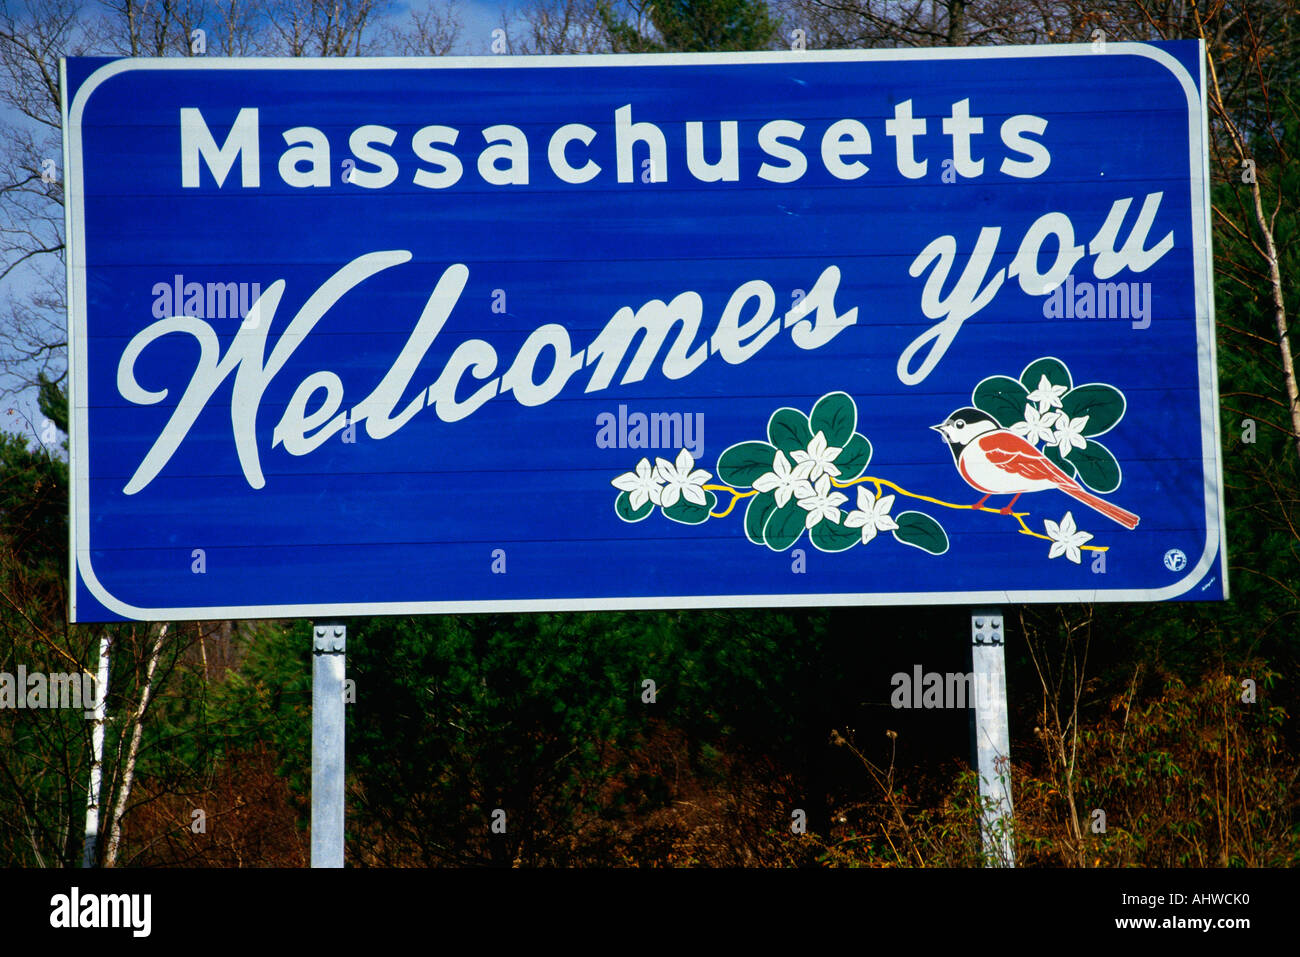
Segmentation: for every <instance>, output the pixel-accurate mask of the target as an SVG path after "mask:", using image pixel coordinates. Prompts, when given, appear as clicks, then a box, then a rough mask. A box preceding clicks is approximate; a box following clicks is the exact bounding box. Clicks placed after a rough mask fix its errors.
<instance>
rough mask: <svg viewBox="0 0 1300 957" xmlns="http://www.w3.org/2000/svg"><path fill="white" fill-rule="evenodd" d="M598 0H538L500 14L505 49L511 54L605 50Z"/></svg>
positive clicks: (597, 51)
mask: <svg viewBox="0 0 1300 957" xmlns="http://www.w3.org/2000/svg"><path fill="white" fill-rule="evenodd" d="M600 7H601V3H600V0H537V2H535V3H530V4H529V5H527V6H525V7H520V8H518V9H516V10H514V11H512V12H503V13H502V14H501V29H502V30H503V31H504V34H505V39H506V49H507V51H508V52H510V53H514V54H532V55H549V54H557V53H608V52H609V50H610V44H609V36H608V34H607V32H606V30H605V26H604V23H603V22H602V20H601V17H600Z"/></svg>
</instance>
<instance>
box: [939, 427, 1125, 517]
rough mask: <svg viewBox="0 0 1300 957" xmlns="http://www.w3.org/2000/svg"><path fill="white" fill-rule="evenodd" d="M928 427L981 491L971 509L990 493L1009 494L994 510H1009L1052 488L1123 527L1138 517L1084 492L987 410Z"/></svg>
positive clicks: (962, 475)
mask: <svg viewBox="0 0 1300 957" xmlns="http://www.w3.org/2000/svg"><path fill="white" fill-rule="evenodd" d="M930 428H932V429H934V430H935V431H936V432H938V433H939V434H940V435H941V436H943V440H944V441H945V442H946V443H947V444H948V447H949V449H951V450H952V458H953V462H954V463H955V464H956V466H957V471H958V472H960V473H961V477H962V478H963V479H965V480H966V483H967V484H968V485H969V486H970V487H971V488H973V489H975V490H976V491H977V492H982V493H983V494H984V497H983V498H982V499H980V500H979V501H978V502H976V503H975V504H974V505H972V506H971V508H982V507H983V506H984V503H985V502H986V501H988V499H989V498H990V497H992V496H994V495H1011V496H1013V497H1012V499H1011V501H1010V502H1008V503H1007V504H1006V505H1005V506H1004V507H1003V508H1002V509H1001V510H1000V511H1001V513H1002V514H1004V515H1009V514H1010V513H1011V509H1012V508H1013V507H1014V506H1015V504H1016V500H1017V499H1019V498H1020V496H1021V495H1023V494H1025V493H1026V492H1042V491H1045V490H1047V489H1053V488H1054V489H1057V490H1058V491H1061V492H1064V493H1065V494H1066V495H1068V496H1070V497H1071V498H1073V499H1075V500H1076V501H1079V502H1082V503H1083V504H1084V505H1087V506H1088V507H1089V508H1091V509H1094V510H1095V511H1098V512H1100V513H1101V514H1102V515H1105V516H1106V517H1107V518H1109V519H1111V520H1112V521H1114V522H1118V523H1119V524H1120V525H1123V526H1124V527H1125V528H1128V529H1133V528H1136V527H1137V523H1138V516H1136V515H1134V514H1133V513H1132V512H1129V511H1125V510H1124V509H1122V508H1120V507H1119V506H1118V505H1114V504H1112V503H1110V502H1107V501H1106V500H1105V499H1103V498H1100V497H1098V496H1096V495H1094V494H1092V493H1091V492H1089V491H1087V490H1086V489H1085V488H1084V487H1083V486H1082V485H1080V484H1079V483H1078V482H1076V481H1075V480H1074V479H1072V478H1071V477H1070V476H1068V475H1066V474H1065V472H1064V471H1062V470H1061V469H1060V468H1059V467H1058V466H1057V465H1056V464H1055V463H1053V462H1052V460H1051V459H1049V458H1048V457H1047V456H1046V455H1044V454H1043V453H1042V452H1040V451H1039V450H1038V449H1037V448H1036V447H1035V446H1034V445H1032V444H1031V443H1030V442H1028V441H1027V440H1026V439H1024V438H1023V437H1021V436H1019V435H1017V434H1016V433H1015V432H1012V431H1011V430H1009V429H1004V428H1003V427H1002V426H1001V425H999V424H998V423H997V421H996V420H995V419H994V418H993V417H992V416H991V415H989V414H988V413H987V412H982V411H980V410H979V409H974V408H964V409H958V410H957V411H956V412H954V413H952V415H950V416H948V418H947V419H946V420H945V421H944V422H942V423H940V424H939V425H932V426H930Z"/></svg>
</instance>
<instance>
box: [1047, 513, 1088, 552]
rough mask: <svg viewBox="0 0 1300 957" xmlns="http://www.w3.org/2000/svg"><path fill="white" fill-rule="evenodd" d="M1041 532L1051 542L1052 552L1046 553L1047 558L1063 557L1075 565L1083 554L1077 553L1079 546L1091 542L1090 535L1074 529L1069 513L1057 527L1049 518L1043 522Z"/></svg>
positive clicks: (1071, 516)
mask: <svg viewBox="0 0 1300 957" xmlns="http://www.w3.org/2000/svg"><path fill="white" fill-rule="evenodd" d="M1043 531H1045V532H1047V537H1048V538H1050V539H1051V540H1052V550H1051V551H1050V552H1048V553H1047V557H1048V558H1060V557H1061V556H1062V555H1064V556H1065V557H1066V558H1068V559H1069V560H1070V561H1072V562H1074V563H1075V564H1076V565H1078V564H1079V563H1080V559H1081V558H1082V557H1083V553H1082V552H1080V551H1079V546H1080V545H1082V544H1084V543H1085V542H1088V541H1091V540H1092V535H1091V534H1090V533H1088V532H1082V531H1080V530H1079V529H1077V528H1075V527H1074V515H1073V514H1072V513H1070V512H1066V513H1065V518H1063V519H1061V524H1060V525H1057V524H1056V523H1055V522H1054V521H1052V520H1051V519H1050V518H1049V519H1045V520H1044V521H1043Z"/></svg>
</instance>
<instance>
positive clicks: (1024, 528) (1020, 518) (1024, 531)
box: [831, 475, 1110, 552]
mask: <svg viewBox="0 0 1300 957" xmlns="http://www.w3.org/2000/svg"><path fill="white" fill-rule="evenodd" d="M861 482H870V483H871V484H872V485H874V486H875V487H876V496H877V497H879V496H880V492H881V488H882V486H883V487H884V488H888V489H892V490H893V491H895V492H897V493H898V494H899V495H905V496H907V497H908V498H915V499H920V500H921V501H922V502H929V503H930V504H931V505H939V506H942V507H943V508H954V509H959V510H960V511H963V512H969V511H975V512H990V513H992V514H993V515H1010V516H1011V517H1012V518H1014V519H1015V520H1016V522H1017V523H1019V525H1020V534H1021V535H1032V536H1033V537H1034V538H1041V539H1042V540H1043V541H1045V542H1050V541H1052V540H1053V539H1052V538H1051V536H1049V535H1044V534H1042V533H1041V532H1035V531H1032V530H1031V529H1030V528H1029V526H1028V525H1026V524H1025V516H1026V515H1028V514H1029V513H1028V512H1004V511H1002V510H1001V509H999V508H989V507H988V506H987V505H981V506H980V507H979V508H972V507H971V506H969V505H959V504H957V503H956V502H945V501H944V500H943V499H939V498H931V497H930V496H929V495H918V494H917V493H916V492H909V491H908V490H907V489H905V488H903V487H902V486H901V485H895V484H894V483H893V482H891V481H889V479H882V478H876V477H874V476H871V475H864V476H862V477H861V478H856V479H854V480H853V481H851V482H837V481H836V480H835V479H831V484H832V485H834V486H835V487H836V488H849V487H850V486H853V485H858V484H859V483H861ZM1079 547H1080V548H1082V549H1084V550H1085V551H1089V552H1105V551H1109V550H1110V546H1109V545H1080V546H1079Z"/></svg>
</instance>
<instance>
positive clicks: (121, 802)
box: [104, 625, 167, 867]
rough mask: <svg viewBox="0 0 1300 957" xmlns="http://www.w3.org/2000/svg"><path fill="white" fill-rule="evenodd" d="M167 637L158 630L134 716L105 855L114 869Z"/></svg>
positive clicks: (161, 628)
mask: <svg viewBox="0 0 1300 957" xmlns="http://www.w3.org/2000/svg"><path fill="white" fill-rule="evenodd" d="M166 636H167V626H166V625H163V626H162V627H160V628H159V629H158V636H157V637H156V638H155V639H154V642H153V647H152V648H150V649H149V664H148V667H147V668H146V670H145V679H144V688H143V689H142V690H141V692H140V705H139V707H137V708H136V709H135V714H133V715H132V716H131V746H130V747H129V748H128V749H127V752H126V761H125V763H124V765H123V769H122V783H121V784H120V785H119V786H118V789H117V799H116V800H115V801H114V802H113V827H112V829H111V830H110V831H109V835H108V847H107V848H106V849H105V852H104V866H105V867H112V866H113V865H114V864H116V863H117V852H118V848H119V847H120V845H121V842H122V817H123V816H124V815H125V814H126V804H127V801H128V800H130V798H131V780H132V778H133V777H134V776H135V761H136V758H137V757H138V756H139V753H140V737H141V734H142V733H143V731H144V713H145V710H146V709H147V708H148V707H149V698H150V695H151V694H152V693H153V676H154V671H155V670H157V668H158V658H159V656H160V655H161V654H162V643H163V638H165V637H166Z"/></svg>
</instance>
